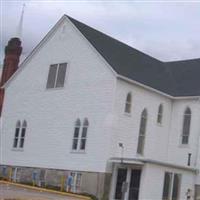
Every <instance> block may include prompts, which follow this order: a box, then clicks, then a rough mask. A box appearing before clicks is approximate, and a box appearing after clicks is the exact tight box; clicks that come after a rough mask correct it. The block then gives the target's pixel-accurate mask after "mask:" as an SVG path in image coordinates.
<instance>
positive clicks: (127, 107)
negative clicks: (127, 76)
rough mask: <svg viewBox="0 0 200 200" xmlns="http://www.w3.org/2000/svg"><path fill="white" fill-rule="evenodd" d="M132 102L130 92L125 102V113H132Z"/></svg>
mask: <svg viewBox="0 0 200 200" xmlns="http://www.w3.org/2000/svg"><path fill="white" fill-rule="evenodd" d="M131 104H132V95H131V93H130V92H129V93H128V94H127V96H126V103H125V109H124V112H125V113H131Z"/></svg>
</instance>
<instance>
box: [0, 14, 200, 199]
mask: <svg viewBox="0 0 200 200" xmlns="http://www.w3.org/2000/svg"><path fill="white" fill-rule="evenodd" d="M3 88H4V89H5V96H4V103H3V109H2V115H1V160H0V161H1V163H0V166H1V167H0V169H1V176H4V175H6V174H8V173H9V169H12V179H13V181H17V182H22V183H25V182H27V183H28V182H31V180H32V179H33V174H34V173H35V174H36V176H37V178H36V179H37V181H39V180H40V181H43V182H44V183H45V184H46V185H53V186H60V185H61V179H62V177H63V176H64V177H66V176H67V175H68V174H69V173H71V174H72V176H73V192H77V193H89V194H93V195H95V196H96V197H98V198H99V199H104V200H106V199H109V200H121V199H124V200H192V199H199V198H198V195H200V176H199V169H200V153H199V150H200V59H193V60H185V61H175V62H162V61H159V60H157V59H155V58H153V57H151V56H148V55H146V54H144V53H142V52H140V51H138V50H136V49H134V48H132V47H130V46H128V45H126V44H124V43H122V42H120V41H118V40H115V39H113V38H112V37H110V36H108V35H105V34H103V33H101V32H99V31H97V30H95V29H93V28H91V27H89V26H87V25H85V24H83V23H81V22H79V21H77V20H75V19H73V18H71V17H68V16H66V15H64V16H63V17H62V18H61V19H60V20H59V21H58V22H57V23H56V25H55V26H54V27H53V28H52V29H51V30H50V31H49V33H48V34H47V35H46V36H45V37H44V39H43V40H42V41H41V42H40V43H39V44H38V45H37V46H36V48H35V49H34V50H33V51H32V52H31V53H30V55H29V56H28V57H27V58H26V59H25V60H24V61H23V62H22V63H21V65H20V66H19V68H18V70H17V71H16V72H15V73H14V74H13V76H11V78H9V80H8V81H7V82H6V83H5V84H4V85H3Z"/></svg>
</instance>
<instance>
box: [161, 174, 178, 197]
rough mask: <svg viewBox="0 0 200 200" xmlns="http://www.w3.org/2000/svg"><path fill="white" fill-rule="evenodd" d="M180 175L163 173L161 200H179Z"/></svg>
mask: <svg viewBox="0 0 200 200" xmlns="http://www.w3.org/2000/svg"><path fill="white" fill-rule="evenodd" d="M180 183H181V175H180V174H173V173H170V172H165V177H164V186H163V195H162V199H163V200H179V193H180Z"/></svg>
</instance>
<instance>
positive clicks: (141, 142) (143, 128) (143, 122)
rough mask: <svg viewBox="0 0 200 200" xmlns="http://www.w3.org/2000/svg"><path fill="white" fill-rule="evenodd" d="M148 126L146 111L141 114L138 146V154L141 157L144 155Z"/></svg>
mask: <svg viewBox="0 0 200 200" xmlns="http://www.w3.org/2000/svg"><path fill="white" fill-rule="evenodd" d="M146 126H147V110H146V109H144V110H143V111H142V113H141V119H140V129H139V136H138V146H137V153H138V154H141V155H143V153H144V143H145V134H146Z"/></svg>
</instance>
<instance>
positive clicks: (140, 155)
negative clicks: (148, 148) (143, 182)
mask: <svg viewBox="0 0 200 200" xmlns="http://www.w3.org/2000/svg"><path fill="white" fill-rule="evenodd" d="M136 157H140V158H143V157H144V153H143V154H139V153H136Z"/></svg>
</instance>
